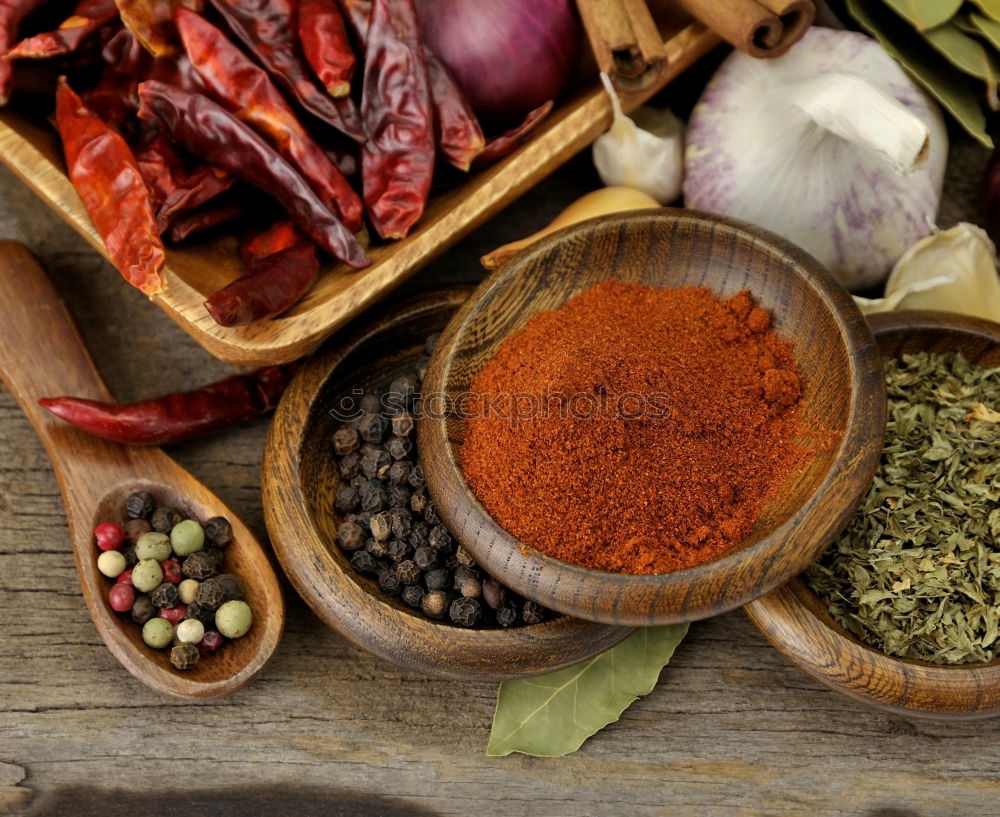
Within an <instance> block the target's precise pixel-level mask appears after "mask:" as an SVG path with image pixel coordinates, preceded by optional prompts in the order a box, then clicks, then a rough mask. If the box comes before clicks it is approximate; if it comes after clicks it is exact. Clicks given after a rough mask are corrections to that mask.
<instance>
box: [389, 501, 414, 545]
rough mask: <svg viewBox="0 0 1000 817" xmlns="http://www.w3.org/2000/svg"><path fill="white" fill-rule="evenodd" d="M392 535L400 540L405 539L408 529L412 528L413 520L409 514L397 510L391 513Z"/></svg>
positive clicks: (408, 533) (408, 532)
mask: <svg viewBox="0 0 1000 817" xmlns="http://www.w3.org/2000/svg"><path fill="white" fill-rule="evenodd" d="M390 519H391V521H392V535H393V536H397V537H399V538H400V539H405V538H406V537H407V536H409V535H410V528H411V527H412V526H413V519H412V517H411V516H410V514H409V513H407V512H406V511H404V510H401V509H399V508H397V509H395V510H393V511H391V513H390Z"/></svg>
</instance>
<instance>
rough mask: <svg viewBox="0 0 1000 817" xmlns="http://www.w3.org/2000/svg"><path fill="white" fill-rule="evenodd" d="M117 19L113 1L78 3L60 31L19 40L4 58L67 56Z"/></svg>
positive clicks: (82, 1)
mask: <svg viewBox="0 0 1000 817" xmlns="http://www.w3.org/2000/svg"><path fill="white" fill-rule="evenodd" d="M117 16H118V7H117V6H116V5H115V0H80V2H79V3H77V5H76V8H74V9H73V14H72V15H71V16H70V17H67V18H66V19H65V20H64V21H63V22H62V23H61V24H60V26H59V28H57V29H56V30H55V31H45V32H43V33H41V34H36V35H34V36H33V37H27V38H26V39H23V40H21V42H19V43H18V44H17V45H15V46H14V47H13V48H12V49H11V50H10V51H9V52H8V53H7V59H9V60H20V59H43V58H46V57H57V56H60V55H62V54H70V53H72V52H74V51H76V50H77V49H78V48H79V47H80V45H81V43H83V42H84V40H86V39H87V38H88V37H89V36H90V35H91V34H93V33H94V32H95V31H97V30H98V29H100V28H103V27H104V26H105V25H107V24H108V23H110V22H111V21H112V20H114V19H115V18H116V17H117Z"/></svg>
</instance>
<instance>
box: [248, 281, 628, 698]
mask: <svg viewBox="0 0 1000 817" xmlns="http://www.w3.org/2000/svg"><path fill="white" fill-rule="evenodd" d="M473 288H474V287H473V286H472V285H453V286H447V287H440V288H435V289H430V290H425V291H423V292H419V293H416V294H414V295H410V296H408V297H406V298H403V299H399V300H397V301H394V302H392V303H390V304H389V305H388V306H387V307H385V308H383V309H382V310H380V311H379V312H378V313H377V314H376V315H375V316H368V317H365V318H363V319H361V320H357V321H355V322H353V323H352V324H350V325H349V326H348V327H347V329H345V330H344V331H343V332H342V333H340V334H338V335H337V336H336V339H335V340H334V342H331V343H328V344H326V345H325V346H324V347H322V348H321V349H320V350H319V351H318V352H316V353H315V354H313V355H312V356H311V357H310V358H309V359H308V360H307V361H306V362H305V364H304V365H303V366H302V368H301V369H300V370H299V372H298V373H297V374H296V376H295V378H294V379H293V380H292V382H291V384H290V385H289V387H288V389H287V390H286V392H285V395H284V396H283V397H282V400H281V403H280V404H279V406H278V409H277V411H276V413H275V417H274V421H273V422H272V424H271V427H270V429H269V431H268V435H267V440H266V442H265V444H264V458H263V467H262V469H261V491H262V496H263V500H264V502H263V506H264V519H265V524H266V526H267V529H268V533H269V535H270V537H271V543H272V546H273V548H274V552H275V554H276V555H277V557H278V561H279V562H280V563H281V567H282V569H283V570H284V571H285V574H286V575H287V576H288V578H289V580H290V581H291V583H292V585H293V587H294V588H295V590H296V592H298V594H299V595H300V596H301V597H302V599H303V600H304V601H305V602H306V603H307V604H308V605H309V607H310V608H311V609H312V610H313V612H314V613H316V615H317V616H318V617H319V618H320V619H321V620H322V621H323V622H324V623H325V624H326V625H327V626H329V627H331V628H332V629H334V630H336V631H337V632H339V633H340V634H341V635H342V636H344V637H345V638H346V639H347V640H348V641H350V642H351V643H353V644H354V645H355V646H358V647H361V648H363V649H365V650H368V651H369V652H372V653H375V654H376V655H378V656H379V657H381V658H383V659H385V660H387V661H390V662H392V663H394V664H397V665H399V666H403V667H409V668H415V669H418V670H422V671H424V672H426V673H428V674H431V675H436V676H439V677H446V678H452V679H458V680H484V679H490V680H502V679H511V678H518V677H526V676H529V675H537V674H540V673H543V672H549V671H553V670H556V669H560V668H562V667H565V666H569V665H571V664H573V663H575V662H577V661H580V660H583V659H585V658H587V657H589V656H591V655H594V654H595V653H596V652H599V651H601V650H603V649H607V648H608V647H611V646H613V645H614V644H616V643H618V642H619V641H621V640H622V639H623V638H625V637H626V636H628V635H629V634H630V633H631V632H632V628H628V627H612V626H606V625H599V624H594V623H592V622H588V621H582V620H580V619H573V618H569V617H567V616H560V617H558V618H555V619H549V620H547V621H544V622H542V623H541V624H534V625H530V626H526V627H518V628H511V629H503V628H490V629H475V628H473V629H466V628H464V627H457V626H455V625H452V624H446V623H444V622H440V621H433V620H431V619H428V618H424V617H423V616H421V615H419V614H417V613H413V612H409V611H407V610H404V609H401V608H400V607H399V606H397V605H396V604H393V603H392V602H391V601H389V600H388V599H386V598H383V597H382V596H381V595H375V594H373V593H371V592H369V591H368V590H367V589H366V588H365V587H364V586H363V585H362V583H361V582H359V581H358V579H357V578H356V577H355V576H354V575H353V574H351V573H348V571H347V570H345V569H344V567H343V566H342V565H341V564H339V563H338V561H337V559H336V558H335V556H334V553H333V550H334V549H336V545H335V544H333V543H327V542H325V541H324V539H323V537H321V536H320V534H319V532H318V531H317V530H316V527H315V525H314V523H313V520H312V516H311V514H310V512H309V509H308V502H307V500H306V497H305V493H304V491H303V490H302V480H303V472H302V466H303V451H304V448H305V446H306V445H307V444H308V440H309V438H308V435H307V433H306V431H307V429H308V428H309V427H310V426H311V425H312V411H313V410H314V408H315V407H316V406H317V405H319V403H320V397H321V395H322V394H323V393H324V391H325V390H326V388H327V385H328V384H329V382H330V380H331V379H332V378H333V377H334V376H335V375H336V373H337V370H338V368H339V366H340V364H341V363H342V362H343V360H344V359H345V358H346V357H347V355H349V354H350V353H351V352H352V351H353V350H354V349H356V348H357V347H358V346H360V345H362V344H364V343H367V342H368V341H370V340H371V339H372V338H374V337H376V336H377V335H378V334H380V333H382V332H386V331H389V330H391V329H393V328H395V327H396V326H398V325H399V324H401V323H403V322H405V321H407V320H410V319H413V318H415V317H417V316H418V315H420V314H423V313H425V312H433V311H436V310H437V309H439V308H441V307H442V306H443V305H450V304H454V305H455V306H456V307H457V306H458V305H459V304H461V303H462V302H463V301H465V299H466V298H467V297H468V294H469V293H470V292H471V291H472V290H473ZM283 440H294V441H295V442H294V444H292V445H286V444H284V443H283ZM279 509H280V511H279ZM293 541H294V543H295V544H297V545H298V546H299V548H300V549H301V548H302V547H305V548H308V550H309V551H310V552H311V553H312V555H313V558H312V559H311V560H309V561H303V560H301V559H300V558H298V554H297V553H295V552H293V549H292V547H291V544H292V542H293ZM324 580H326V583H328V584H331V585H332V584H336V585H337V587H336V590H337V593H336V595H334V596H332V597H331V596H326V595H325V594H324V593H322V592H320V591H318V590H317V587H318V586H319V585H320V584H321V583H323V582H324ZM369 612H377V614H378V615H377V616H368V615H367V613H369ZM359 617H360V619H361V620H362V621H363V622H364V623H367V624H369V625H374V624H375V622H376V621H378V620H379V618H381V617H384V618H385V620H386V626H385V632H389V631H390V630H392V631H395V632H405V631H410V632H416V633H423V634H425V635H427V636H428V637H431V638H434V639H435V640H437V641H438V642H440V643H442V644H446V645H448V646H449V649H447V650H446V651H445V653H444V654H439V655H437V656H434V655H428V654H427V653H425V652H422V651H419V650H414V649H412V648H406V649H402V650H394V649H390V648H389V647H388V646H387V644H386V640H385V639H384V638H383V635H382V631H381V630H379V631H377V632H374V633H373V628H372V629H368V628H365V627H363V626H362V627H359V626H357V624H358V620H359ZM588 633H589V634H591V635H594V636H596V638H595V643H596V644H597V645H598V646H597V647H596V648H595V649H590V650H581V651H579V654H573V655H572V656H571V658H570V660H564V661H548V664H547V665H545V666H541V667H540V668H539V669H535V670H532V671H530V672H522V671H518V672H514V673H509V672H508V673H505V672H502V671H501V672H489V673H485V672H483V671H481V670H480V669H478V667H477V666H476V662H474V661H471V662H470V661H469V660H468V658H469V656H471V655H472V654H474V653H475V652H476V651H480V652H481V651H483V649H484V648H486V649H487V650H488V651H489V652H491V653H492V654H494V656H495V657H496V658H497V659H500V660H503V659H504V658H505V657H506V658H508V659H515V658H516V659H521V660H523V659H524V657H525V655H526V654H527V653H529V652H530V654H532V655H534V656H535V657H536V658H537V659H538V660H539V661H543V662H544V661H545V660H546V659H547V658H549V647H550V646H551V645H552V644H554V643H558V642H564V641H565V642H567V643H572V642H575V641H582V640H583V638H584V637H585V636H586V635H587V634H588Z"/></svg>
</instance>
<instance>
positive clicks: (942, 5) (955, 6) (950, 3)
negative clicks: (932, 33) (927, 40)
mask: <svg viewBox="0 0 1000 817" xmlns="http://www.w3.org/2000/svg"><path fill="white" fill-rule="evenodd" d="M883 2H884V3H885V4H886V5H887V6H889V7H890V8H892V10H893V11H895V12H896V14H898V15H899V16H900V17H902V18H903V19H904V20H906V22H908V23H909V24H910V25H912V26H913V27H914V28H916V29H917V30H918V31H926V30H927V29H929V28H934V27H935V26H939V25H942V24H944V23H947V22H948V21H949V20H950V19H951V18H952V17H954V16H955V15H956V14H957V13H958V10H959V9H960V8H961V7H962V2H963V0H883Z"/></svg>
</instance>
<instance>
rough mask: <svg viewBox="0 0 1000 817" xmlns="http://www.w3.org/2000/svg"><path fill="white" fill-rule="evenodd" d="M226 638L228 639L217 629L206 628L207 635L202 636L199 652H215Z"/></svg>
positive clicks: (204, 653) (205, 653) (206, 653)
mask: <svg viewBox="0 0 1000 817" xmlns="http://www.w3.org/2000/svg"><path fill="white" fill-rule="evenodd" d="M225 640H226V639H224V638H223V637H222V635H221V634H220V633H217V632H216V631H215V630H206V631H205V637H204V638H202V639H201V641H200V642H199V644H198V652H200V653H201V654H202V655H208V654H209V653H213V652H215V651H216V650H217V649H219V647H221V646H222V642H223V641H225Z"/></svg>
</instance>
